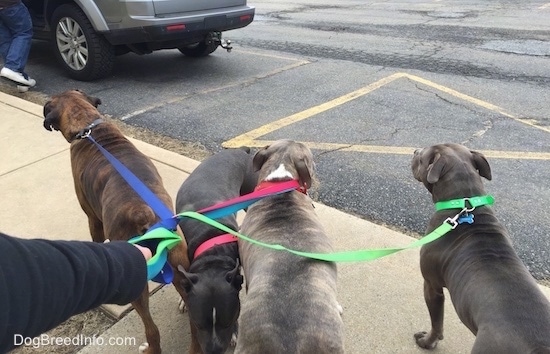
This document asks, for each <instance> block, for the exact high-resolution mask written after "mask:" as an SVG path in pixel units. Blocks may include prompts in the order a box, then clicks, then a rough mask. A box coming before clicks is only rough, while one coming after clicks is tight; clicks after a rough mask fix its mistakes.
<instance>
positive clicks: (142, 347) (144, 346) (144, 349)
mask: <svg viewBox="0 0 550 354" xmlns="http://www.w3.org/2000/svg"><path fill="white" fill-rule="evenodd" d="M147 349H149V343H147V342H145V343H141V345H140V346H139V354H144V353H147Z"/></svg>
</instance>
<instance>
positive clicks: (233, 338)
mask: <svg viewBox="0 0 550 354" xmlns="http://www.w3.org/2000/svg"><path fill="white" fill-rule="evenodd" d="M229 344H230V345H231V346H232V347H233V348H235V347H236V346H237V333H233V334H232V335H231V342H230V343H229Z"/></svg>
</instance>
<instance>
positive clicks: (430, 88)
mask: <svg viewBox="0 0 550 354" xmlns="http://www.w3.org/2000/svg"><path fill="white" fill-rule="evenodd" d="M348 3H349V4H348ZM346 4H347V5H346V6H348V5H349V6H351V7H349V6H348V7H346V6H344V5H342V6H336V5H335V6H329V5H327V4H324V5H321V4H311V3H309V2H307V1H305V2H304V4H296V5H292V4H271V3H267V2H266V3H264V2H259V3H258V11H257V15H258V16H257V19H256V20H255V22H254V23H253V24H252V25H250V26H249V27H247V28H245V29H242V30H239V31H235V32H234V33H228V38H232V39H233V40H234V45H233V46H234V50H233V52H231V53H226V52H224V51H222V50H218V51H216V52H215V53H213V54H212V55H211V56H209V57H208V58H203V59H200V60H199V59H192V58H186V57H183V56H182V55H181V54H180V53H179V52H178V51H162V52H157V53H154V54H152V55H147V56H136V55H131V54H129V55H125V56H121V57H118V58H117V63H116V65H115V71H114V73H115V74H114V75H113V76H112V77H109V78H106V79H104V80H101V81H95V82H77V81H73V80H70V79H67V78H66V76H65V75H64V73H63V72H62V71H61V70H60V69H59V67H58V66H57V64H56V63H55V62H54V59H53V56H52V54H51V51H50V50H49V48H48V47H47V45H46V44H45V43H42V42H36V43H34V44H33V48H32V52H31V58H30V60H29V65H28V70H27V71H28V72H30V73H31V74H32V76H33V77H35V78H36V79H37V81H38V86H37V87H36V91H35V93H36V92H38V93H40V94H43V95H45V96H48V95H52V94H55V93H57V92H60V91H63V90H65V89H69V88H80V89H83V90H85V91H87V92H88V93H90V94H93V95H95V96H98V97H100V98H101V99H102V101H103V105H102V106H101V107H100V108H101V110H102V112H104V113H106V114H108V115H110V116H112V117H113V118H115V119H119V120H121V121H124V122H125V123H127V124H129V125H131V126H135V127H138V128H140V129H144V130H146V131H149V132H151V133H155V134H158V135H160V136H165V137H167V138H172V139H176V140H180V141H188V142H193V143H196V144H198V145H200V146H201V147H203V148H204V149H205V150H207V151H209V152H210V153H213V152H215V151H218V150H220V149H222V148H223V147H230V146H238V145H242V144H244V145H249V146H252V147H260V146H263V145H265V144H266V143H268V142H269V141H271V140H275V139H279V138H291V139H296V140H300V141H303V142H306V143H307V144H308V145H309V146H310V147H311V148H313V149H314V152H315V156H316V162H317V169H318V177H319V181H320V186H319V189H318V190H317V194H316V195H315V197H316V198H317V200H318V201H320V202H322V203H325V204H327V205H329V206H333V207H336V208H338V209H340V210H342V211H346V212H349V213H352V214H355V215H358V216H361V217H363V218H365V219H367V220H371V221H374V222H377V223H380V224H384V225H388V226H390V227H392V228H396V229H398V230H401V231H405V232H407V233H409V234H412V235H416V236H418V235H420V234H422V233H423V231H424V228H425V225H426V223H427V220H428V218H429V215H430V214H431V213H432V205H431V200H430V197H429V195H428V193H427V192H426V191H425V190H424V188H423V187H422V186H421V185H420V184H419V183H418V182H416V181H415V180H414V179H413V178H412V175H411V173H410V158H411V153H412V151H413V150H414V149H415V148H417V147H422V146H427V145H431V144H435V143H441V142H458V143H464V144H466V145H467V146H469V147H471V148H472V149H476V150H480V151H482V152H483V153H485V155H486V156H487V158H488V159H489V162H490V164H491V167H492V169H493V180H492V181H486V186H487V190H488V192H489V193H491V194H493V195H494V196H495V198H496V204H495V209H496V211H497V213H498V215H499V217H500V218H501V220H502V221H503V222H504V224H505V225H506V227H507V228H508V229H509V231H510V234H511V238H512V240H513V242H514V245H515V247H516V249H517V250H518V253H519V255H520V257H521V258H522V260H523V261H524V262H525V263H526V264H527V266H528V267H529V269H530V270H531V272H532V273H533V275H534V276H535V277H536V278H537V279H539V280H543V279H549V278H550V261H549V259H550V257H549V255H548V250H549V249H550V239H549V238H548V236H547V235H549V234H550V224H549V222H548V220H549V217H548V213H547V210H546V208H544V207H543V206H544V205H546V204H548V202H550V191H549V189H548V183H547V181H546V180H547V176H548V174H549V172H550V171H549V169H550V162H549V159H550V136H549V132H550V126H549V122H550V120H549V118H548V108H549V106H548V102H550V94H549V92H550V91H549V90H548V85H549V83H550V72H549V71H548V65H545V63H546V62H547V56H546V54H545V53H546V51H545V50H546V49H545V48H546V47H545V46H544V43H545V42H544V38H547V37H546V36H547V34H548V28H547V25H545V24H544V21H542V19H543V18H544V14H545V12H544V11H546V8H545V7H543V6H542V5H541V4H534V3H533V4H531V2H529V3H525V4H524V6H522V7H521V9H516V8H514V7H513V6H511V7H504V8H502V9H501V8H493V7H492V5H490V4H484V3H481V2H480V3H479V4H478V3H471V4H467V5H465V4H460V6H459V5H458V4H455V3H454V2H450V3H449V4H445V3H442V4H435V3H429V4H428V3H426V4H424V5H423V6H424V7H425V9H423V10H422V11H420V10H419V9H418V7H419V6H420V4H418V3H415V2H411V3H408V2H404V3H401V4H399V6H397V5H396V6H397V8H392V7H387V6H386V5H384V4H378V5H376V6H372V7H371V8H369V9H368V11H365V12H361V11H362V6H363V5H361V4H359V3H356V2H353V1H350V2H347V3H346ZM385 6H386V7H385ZM438 6H447V10H445V11H443V9H440V8H437V7H438ZM449 6H450V7H449ZM428 8H433V9H432V11H431V12H430V10H426V9H428ZM359 15H361V16H359ZM394 15H395V16H394ZM392 16H393V17H392ZM507 16H508V17H507ZM503 18H508V19H509V20H508V22H506V21H503V20H502V19H503ZM525 18H530V19H531V21H530V22H526V21H524V20H522V19H525ZM426 19H429V21H428V22H426V21H425V20H426ZM338 22H340V25H336V24H337V23H338ZM366 23H368V26H364V25H365V24H366ZM545 26H546V27H545ZM290 36H291V37H290ZM285 38H290V39H285ZM498 41H501V42H498ZM502 41H504V42H502ZM517 41H520V42H521V41H523V42H521V43H520V44H524V47H522V48H525V49H522V51H519V52H518V50H517V49H514V43H516V44H517V43H518V42H517ZM516 47H517V45H516ZM434 48H435V49H434ZM366 237H368V235H366Z"/></svg>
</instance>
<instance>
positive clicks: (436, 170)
mask: <svg viewBox="0 0 550 354" xmlns="http://www.w3.org/2000/svg"><path fill="white" fill-rule="evenodd" d="M445 164H446V161H445V158H444V157H442V156H441V154H440V153H438V152H436V153H435V155H434V159H433V161H432V163H431V164H430V165H429V166H428V176H427V178H426V179H427V181H428V183H430V184H434V183H435V182H437V181H439V178H440V177H441V175H443V168H444V167H445Z"/></svg>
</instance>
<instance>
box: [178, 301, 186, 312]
mask: <svg viewBox="0 0 550 354" xmlns="http://www.w3.org/2000/svg"><path fill="white" fill-rule="evenodd" d="M178 310H180V312H181V313H184V312H185V311H186V310H187V306H185V301H183V299H182V298H180V301H179V302H178Z"/></svg>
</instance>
